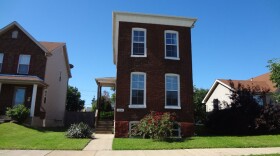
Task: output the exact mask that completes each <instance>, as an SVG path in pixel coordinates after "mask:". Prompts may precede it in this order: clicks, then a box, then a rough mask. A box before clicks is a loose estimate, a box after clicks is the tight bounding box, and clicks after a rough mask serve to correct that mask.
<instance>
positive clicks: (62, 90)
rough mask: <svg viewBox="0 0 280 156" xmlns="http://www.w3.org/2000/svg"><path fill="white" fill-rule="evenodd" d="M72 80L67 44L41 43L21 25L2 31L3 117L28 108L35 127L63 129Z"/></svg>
mask: <svg viewBox="0 0 280 156" xmlns="http://www.w3.org/2000/svg"><path fill="white" fill-rule="evenodd" d="M69 78H71V72H70V65H69V62H68V56H67V50H66V44H65V43H58V42H38V41H37V40H35V39H34V38H33V37H32V36H31V35H30V34H29V33H28V32H27V31H26V30H25V29H24V28H23V27H22V26H21V25H20V24H18V23H17V22H12V23H11V24H9V25H7V26H6V27H4V28H2V29H1V30H0V113H1V114H0V115H3V114H5V111H6V108H7V107H12V106H14V105H18V104H24V105H25V106H27V107H28V108H30V117H31V120H30V124H31V125H33V126H62V125H63V119H64V112H65V104H66V91H67V86H68V80H69Z"/></svg>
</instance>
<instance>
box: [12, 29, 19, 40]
mask: <svg viewBox="0 0 280 156" xmlns="http://www.w3.org/2000/svg"><path fill="white" fill-rule="evenodd" d="M17 37H18V31H17V30H15V31H13V32H12V38H15V39H16V38H17Z"/></svg>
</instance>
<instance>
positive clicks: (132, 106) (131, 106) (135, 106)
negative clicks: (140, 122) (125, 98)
mask: <svg viewBox="0 0 280 156" xmlns="http://www.w3.org/2000/svg"><path fill="white" fill-rule="evenodd" d="M128 108H146V105H131V104H130V105H128Z"/></svg>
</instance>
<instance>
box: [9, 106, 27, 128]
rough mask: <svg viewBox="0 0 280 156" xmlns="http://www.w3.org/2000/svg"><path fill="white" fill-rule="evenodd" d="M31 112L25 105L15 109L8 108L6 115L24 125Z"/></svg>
mask: <svg viewBox="0 0 280 156" xmlns="http://www.w3.org/2000/svg"><path fill="white" fill-rule="evenodd" d="M29 114H30V110H29V109H28V108H26V107H25V106H24V105H23V104H20V105H15V106H14V107H13V108H10V107H8V108H7V111H6V115H7V116H8V117H10V118H12V119H13V120H16V121H17V122H18V123H23V122H24V121H25V120H26V119H27V118H28V116H29Z"/></svg>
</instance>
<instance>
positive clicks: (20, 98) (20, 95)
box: [14, 88, 25, 105]
mask: <svg viewBox="0 0 280 156" xmlns="http://www.w3.org/2000/svg"><path fill="white" fill-rule="evenodd" d="M24 101H25V88H16V89H15V95H14V105H19V104H24Z"/></svg>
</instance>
